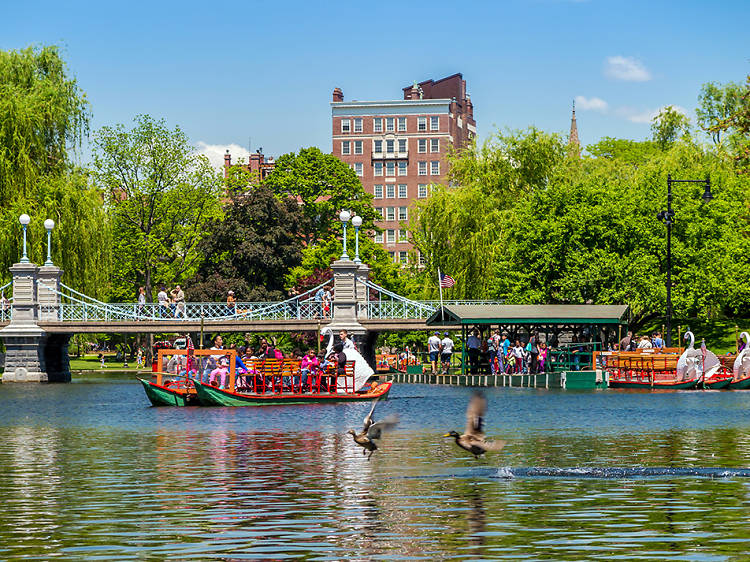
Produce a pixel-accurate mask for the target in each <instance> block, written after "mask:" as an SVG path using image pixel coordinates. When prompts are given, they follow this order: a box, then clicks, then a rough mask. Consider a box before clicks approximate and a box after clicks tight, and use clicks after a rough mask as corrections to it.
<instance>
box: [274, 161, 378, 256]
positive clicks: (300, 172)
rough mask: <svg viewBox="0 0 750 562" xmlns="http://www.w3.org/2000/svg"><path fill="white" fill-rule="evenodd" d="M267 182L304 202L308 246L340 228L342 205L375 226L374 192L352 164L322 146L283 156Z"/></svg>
mask: <svg viewBox="0 0 750 562" xmlns="http://www.w3.org/2000/svg"><path fill="white" fill-rule="evenodd" d="M265 184H266V185H267V186H268V187H269V188H270V189H271V190H272V191H273V192H274V193H276V194H277V195H280V196H282V197H294V198H297V199H299V201H300V202H301V203H302V207H303V210H304V213H305V220H304V221H303V222H302V223H301V224H299V225H298V227H297V229H298V231H299V232H300V233H301V235H302V237H303V239H304V241H305V244H306V245H308V246H310V245H312V244H315V243H316V242H318V241H319V240H323V239H325V238H327V237H328V236H330V235H331V234H333V233H334V232H335V230H336V229H337V228H339V226H338V223H339V220H338V214H339V211H341V210H342V209H348V210H351V211H352V212H353V213H355V214H357V215H359V216H361V217H362V219H363V221H364V222H363V229H371V228H372V225H373V220H374V219H375V210H374V209H373V207H372V195H370V194H369V193H367V192H365V190H364V188H363V187H362V183H361V182H360V181H359V178H358V177H357V175H356V174H355V173H354V171H353V170H352V169H351V168H349V166H347V165H346V164H344V163H343V162H342V161H341V160H339V159H338V158H336V157H335V156H332V155H330V154H323V153H322V152H321V151H320V149H318V148H315V147H310V148H303V149H300V151H299V153H294V152H291V153H289V154H284V155H283V156H280V157H279V158H278V159H277V160H276V166H275V167H274V171H273V172H272V173H271V175H269V176H268V177H267V178H266V180H265Z"/></svg>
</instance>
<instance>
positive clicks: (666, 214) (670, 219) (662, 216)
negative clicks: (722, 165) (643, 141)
mask: <svg viewBox="0 0 750 562" xmlns="http://www.w3.org/2000/svg"><path fill="white" fill-rule="evenodd" d="M673 183H701V184H703V185H704V186H705V187H706V190H705V191H704V192H703V197H702V199H703V201H705V202H706V203H709V202H710V201H711V200H712V199H713V198H714V196H713V195H712V194H711V178H710V177H709V176H708V175H706V179H704V180H673V179H672V175H671V174H667V210H666V211H660V212H659V213H658V214H657V215H656V216H657V218H658V219H659V220H660V221H662V222H663V223H664V224H665V225H667V332H666V334H664V335H665V340H666V341H665V343H666V346H667V347H672V224H674V211H673V210H672V184H673Z"/></svg>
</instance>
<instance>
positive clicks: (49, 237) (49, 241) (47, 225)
mask: <svg viewBox="0 0 750 562" xmlns="http://www.w3.org/2000/svg"><path fill="white" fill-rule="evenodd" d="M44 228H46V229H47V261H46V262H44V265H55V264H53V263H52V229H53V228H55V221H53V220H52V219H47V220H46V221H44Z"/></svg>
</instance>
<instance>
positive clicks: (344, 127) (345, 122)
mask: <svg viewBox="0 0 750 562" xmlns="http://www.w3.org/2000/svg"><path fill="white" fill-rule="evenodd" d="M351 130H352V122H351V121H350V120H349V119H342V120H341V132H342V133H350V132H351Z"/></svg>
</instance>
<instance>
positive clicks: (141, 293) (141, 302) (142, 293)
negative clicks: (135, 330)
mask: <svg viewBox="0 0 750 562" xmlns="http://www.w3.org/2000/svg"><path fill="white" fill-rule="evenodd" d="M144 308H146V289H145V287H138V316H143V309H144Z"/></svg>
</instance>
